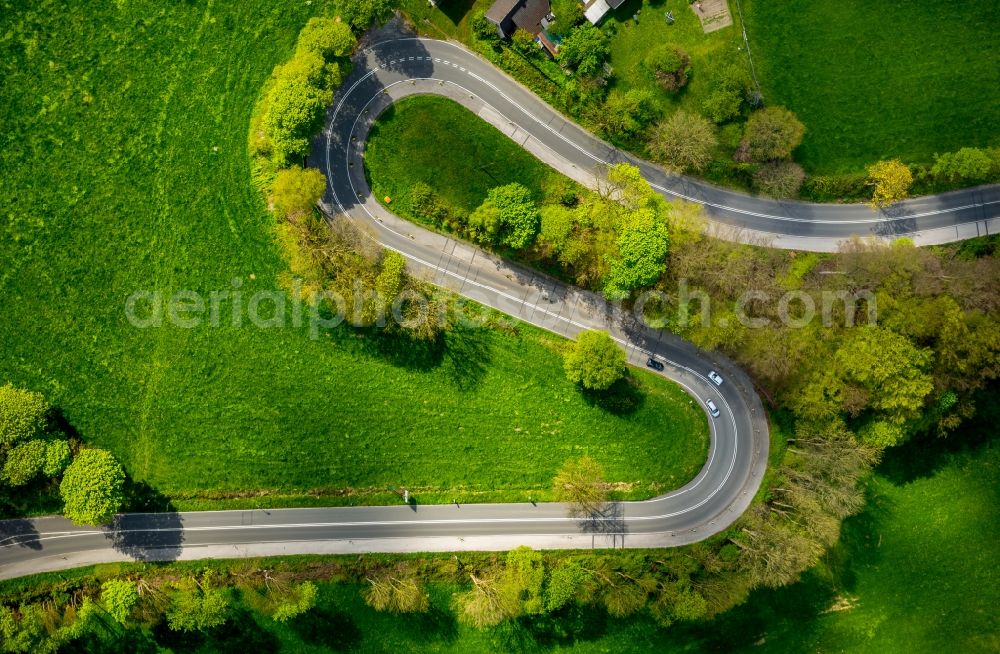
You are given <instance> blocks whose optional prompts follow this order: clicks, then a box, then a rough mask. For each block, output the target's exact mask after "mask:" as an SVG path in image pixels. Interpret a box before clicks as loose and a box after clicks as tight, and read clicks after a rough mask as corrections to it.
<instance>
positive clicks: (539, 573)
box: [455, 546, 545, 629]
mask: <svg viewBox="0 0 1000 654" xmlns="http://www.w3.org/2000/svg"><path fill="white" fill-rule="evenodd" d="M470 577H471V579H472V588H471V589H470V590H469V591H467V592H465V593H461V594H459V595H457V596H456V598H455V603H456V608H457V610H458V616H459V619H460V620H462V621H463V622H466V623H467V624H470V625H472V626H474V627H476V628H478V629H483V628H486V627H493V626H496V625H498V624H500V623H501V622H503V621H504V620H508V619H510V618H516V617H518V616H521V615H525V614H529V615H530V614H537V613H541V612H542V611H543V610H544V604H543V601H542V597H543V596H542V586H543V583H544V581H545V565H544V561H543V559H542V555H541V553H540V552H536V551H535V550H532V549H531V548H530V547H523V546H522V547H518V548H516V549H513V550H511V551H510V552H508V553H507V556H506V559H505V560H504V564H503V565H502V566H495V567H493V568H491V569H489V570H487V571H486V572H485V573H483V574H480V575H476V574H471V575H470Z"/></svg>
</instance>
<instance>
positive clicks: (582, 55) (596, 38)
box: [559, 24, 611, 77]
mask: <svg viewBox="0 0 1000 654" xmlns="http://www.w3.org/2000/svg"><path fill="white" fill-rule="evenodd" d="M610 56H611V44H610V43H609V42H608V38H607V37H606V36H605V35H604V32H602V31H601V30H599V29H597V28H596V27H594V26H593V25H590V24H585V25H581V26H579V27H577V28H575V29H573V30H572V31H571V32H570V33H569V36H567V37H566V38H565V39H563V42H562V43H561V44H560V45H559V61H560V62H561V63H562V64H564V65H566V66H569V67H570V68H573V69H575V70H576V72H578V73H579V74H581V75H583V76H584V77H594V76H596V75H598V74H599V73H600V72H601V70H602V67H603V66H604V62H605V61H607V60H608V57H610Z"/></svg>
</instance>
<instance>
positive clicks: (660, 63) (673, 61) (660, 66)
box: [643, 44, 691, 92]
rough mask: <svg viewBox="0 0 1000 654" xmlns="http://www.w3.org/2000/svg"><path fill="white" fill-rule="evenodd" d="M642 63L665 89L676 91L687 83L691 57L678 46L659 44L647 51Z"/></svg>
mask: <svg viewBox="0 0 1000 654" xmlns="http://www.w3.org/2000/svg"><path fill="white" fill-rule="evenodd" d="M643 63H644V65H645V66H646V67H647V69H648V70H649V71H650V72H651V73H652V74H653V77H655V78H656V81H657V82H658V83H659V84H660V86H662V87H663V88H664V89H665V90H667V91H670V92H674V91H678V90H680V89H681V88H683V87H684V86H685V85H686V84H687V83H688V73H689V72H690V70H691V58H690V57H689V56H688V53H686V52H684V51H683V50H681V49H680V48H677V47H674V46H671V45H665V44H664V45H661V46H660V47H658V48H656V49H654V50H653V51H652V52H651V53H649V55H648V56H647V58H646V60H645V61H644V62H643Z"/></svg>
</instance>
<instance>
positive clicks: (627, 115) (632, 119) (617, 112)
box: [601, 88, 659, 136]
mask: <svg viewBox="0 0 1000 654" xmlns="http://www.w3.org/2000/svg"><path fill="white" fill-rule="evenodd" d="M658 111H659V109H658V107H657V104H656V98H655V96H654V95H653V92H652V91H650V90H649V89H644V88H636V89H629V90H628V91H625V92H622V91H619V90H617V89H615V90H614V91H612V92H611V93H610V94H609V95H608V99H607V100H606V101H605V103H604V109H603V111H602V112H601V127H603V128H604V131H605V132H607V133H608V134H611V135H612V136H630V135H632V134H635V133H636V132H638V131H639V130H641V129H643V128H644V127H646V125H648V124H649V122H650V121H651V120H652V119H653V118H655V117H656V114H657V112H658Z"/></svg>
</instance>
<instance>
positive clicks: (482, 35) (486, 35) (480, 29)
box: [471, 11, 500, 43]
mask: <svg viewBox="0 0 1000 654" xmlns="http://www.w3.org/2000/svg"><path fill="white" fill-rule="evenodd" d="M471 25H472V33H473V34H475V35H476V38H477V39H479V40H480V41H486V42H487V43H496V42H497V41H498V40H500V35H499V34H498V33H497V27H496V25H494V24H493V23H491V22H490V21H488V20H487V19H486V12H485V11H479V12H476V15H475V16H474V17H473V18H472V23H471Z"/></svg>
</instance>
